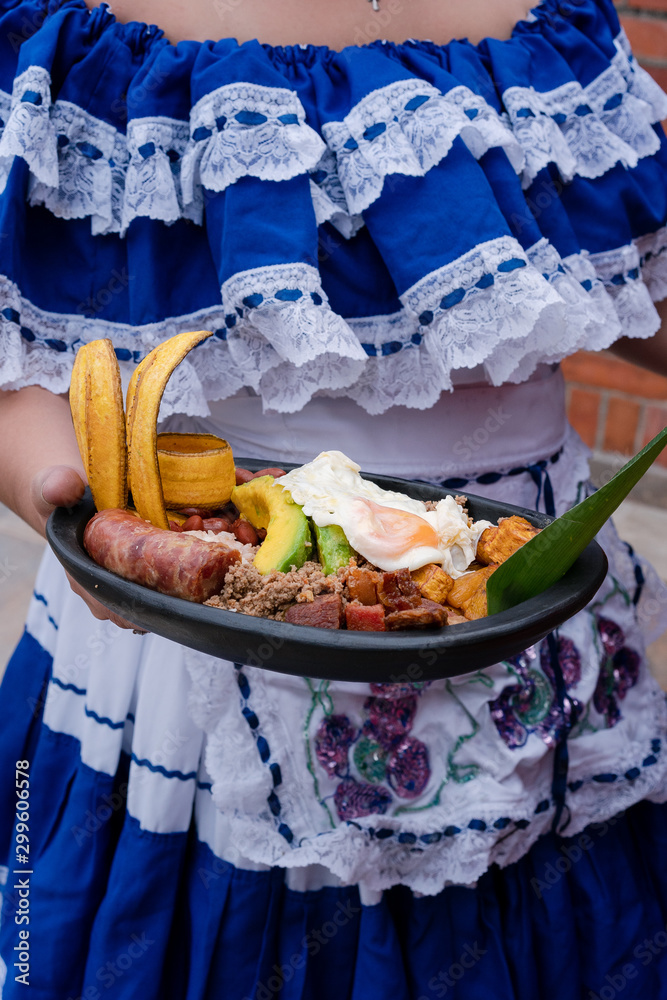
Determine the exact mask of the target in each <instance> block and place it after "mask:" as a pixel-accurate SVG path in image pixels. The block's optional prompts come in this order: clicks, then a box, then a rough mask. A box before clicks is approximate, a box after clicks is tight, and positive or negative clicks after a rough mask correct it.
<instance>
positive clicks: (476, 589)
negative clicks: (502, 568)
mask: <svg viewBox="0 0 667 1000" xmlns="http://www.w3.org/2000/svg"><path fill="white" fill-rule="evenodd" d="M497 569H498V566H497V565H493V566H483V567H482V569H478V570H475V571H474V572H473V573H466V574H465V575H464V576H460V577H459V578H458V580H455V581H454V584H453V586H452V588H451V590H450V591H449V593H448V594H447V603H448V604H450V605H451V606H452V607H453V608H457V609H458V610H459V611H462V612H463V614H464V615H465V617H466V618H467V619H468V621H476V620H477V619H478V618H486V616H487V614H488V609H487V603H486V581H487V580H488V579H489V577H490V576H491V574H492V573H494V572H495V570H497Z"/></svg>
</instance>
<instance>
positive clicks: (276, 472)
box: [253, 468, 286, 479]
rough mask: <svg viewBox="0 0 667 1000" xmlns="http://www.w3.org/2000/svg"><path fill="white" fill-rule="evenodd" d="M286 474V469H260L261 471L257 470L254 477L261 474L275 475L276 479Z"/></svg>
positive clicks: (256, 477) (257, 477)
mask: <svg viewBox="0 0 667 1000" xmlns="http://www.w3.org/2000/svg"><path fill="white" fill-rule="evenodd" d="M284 475H286V473H285V470H284V469H276V468H270V469H260V470H259V472H255V473H254V475H253V479H259V477H260V476H273V478H274V479H280V477H281V476H284Z"/></svg>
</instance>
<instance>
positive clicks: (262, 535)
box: [255, 528, 266, 542]
mask: <svg viewBox="0 0 667 1000" xmlns="http://www.w3.org/2000/svg"><path fill="white" fill-rule="evenodd" d="M255 531H256V532H257V537H258V538H259V540H260V542H263V541H264V539H265V538H266V528H255Z"/></svg>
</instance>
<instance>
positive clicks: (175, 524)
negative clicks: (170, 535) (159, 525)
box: [169, 521, 182, 531]
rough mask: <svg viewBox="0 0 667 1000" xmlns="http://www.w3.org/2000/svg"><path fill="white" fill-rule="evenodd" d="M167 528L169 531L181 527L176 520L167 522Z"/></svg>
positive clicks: (177, 529)
mask: <svg viewBox="0 0 667 1000" xmlns="http://www.w3.org/2000/svg"><path fill="white" fill-rule="evenodd" d="M169 530H170V531H182V528H181V526H180V524H179V523H178V521H170V522H169Z"/></svg>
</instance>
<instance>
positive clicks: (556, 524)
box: [486, 427, 667, 615]
mask: <svg viewBox="0 0 667 1000" xmlns="http://www.w3.org/2000/svg"><path fill="white" fill-rule="evenodd" d="M665 445H667V427H665V428H664V429H663V430H662V431H660V433H659V434H657V435H656V437H654V438H653V440H652V441H650V442H649V443H648V444H647V445H646V447H645V448H643V449H642V451H640V452H639V454H638V455H635V457H634V458H632V459H630V461H629V462H628V463H627V465H624V466H623V468H622V469H620V470H619V471H618V472H617V473H616V475H615V476H614V478H613V479H610V480H609V482H608V483H607V484H606V485H605V486H603V487H602V488H601V489H599V490H598V491H597V492H596V493H594V494H593V495H592V496H590V497H588V498H587V499H586V500H583V501H582V502H581V503H579V504H577V506H576V507H573V508H572V509H571V510H568V511H567V512H566V513H565V514H561V516H560V517H558V518H556V520H555V521H552V523H551V524H549V525H547V527H546V528H543V529H542V531H541V532H540V533H539V535H535V537H534V538H531V539H530V541H529V542H526V544H525V545H523V546H522V547H521V548H520V549H518V550H517V551H516V552H515V553H514V555H512V556H510V558H509V559H507V560H506V561H505V562H504V563H502V565H501V566H499V567H498V569H497V570H496V571H495V573H493V575H492V576H491V577H490V578H489V580H488V582H487V585H486V594H487V598H488V607H489V614H490V615H495V614H497V613H498V612H499V611H506V610H507V609H508V608H513V607H514V606H515V605H516V604H519V603H520V602H521V601H526V600H528V598H529V597H536V596H537V595H538V594H541V593H542V591H544V590H546V589H547V587H550V586H551V585H552V584H554V583H556V582H557V581H558V580H560V578H561V577H562V576H563V575H564V574H565V573H567V571H568V569H569V568H570V566H572V564H573V563H574V562H575V560H576V559H578V557H579V556H580V555H581V553H582V552H583V551H584V549H585V548H586V546H587V545H588V544H589V542H591V541H592V540H593V538H595V536H596V535H597V533H598V531H599V530H600V528H601V527H602V525H603V524H604V523H605V521H607V520H608V519H609V518H610V517H611V515H612V514H613V513H614V511H615V510H616V508H617V507H618V506H619V505H620V503H621V502H622V501H623V500H624V499H625V498H626V496H627V495H628V493H629V492H630V490H631V489H632V487H633V486H635V485H636V483H638V482H639V480H640V479H641V477H642V476H643V475H644V473H645V472H646V471H647V470H648V469H649V468H650V466H651V465H652V464H653V462H654V461H655V460H656V458H657V457H658V455H659V454H660V452H661V451H662V449H663V448H664V447H665Z"/></svg>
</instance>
